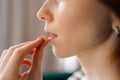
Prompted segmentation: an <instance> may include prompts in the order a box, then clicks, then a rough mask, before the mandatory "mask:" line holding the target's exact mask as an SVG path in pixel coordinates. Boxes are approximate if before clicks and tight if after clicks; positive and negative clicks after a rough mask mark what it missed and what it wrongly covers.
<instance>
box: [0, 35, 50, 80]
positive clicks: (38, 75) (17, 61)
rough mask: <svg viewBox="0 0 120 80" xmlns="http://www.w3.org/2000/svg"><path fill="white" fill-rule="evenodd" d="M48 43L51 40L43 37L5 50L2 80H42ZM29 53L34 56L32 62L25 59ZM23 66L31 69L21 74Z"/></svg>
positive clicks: (0, 72) (0, 66)
mask: <svg viewBox="0 0 120 80" xmlns="http://www.w3.org/2000/svg"><path fill="white" fill-rule="evenodd" d="M48 42H49V40H45V39H44V38H43V36H41V37H40V38H39V39H37V40H34V41H28V42H25V43H21V44H19V45H15V46H12V47H10V48H9V49H7V50H4V51H3V53H2V56H1V57H0V80H42V67H41V66H42V57H43V53H44V48H45V46H46V45H47V43H48ZM33 50H34V51H33ZM31 51H32V54H30V52H31ZM28 53H29V55H32V60H29V59H26V58H25V55H27V54H28ZM23 65H27V66H29V67H30V68H29V70H28V71H26V72H24V73H22V74H21V73H20V69H21V67H22V66H23Z"/></svg>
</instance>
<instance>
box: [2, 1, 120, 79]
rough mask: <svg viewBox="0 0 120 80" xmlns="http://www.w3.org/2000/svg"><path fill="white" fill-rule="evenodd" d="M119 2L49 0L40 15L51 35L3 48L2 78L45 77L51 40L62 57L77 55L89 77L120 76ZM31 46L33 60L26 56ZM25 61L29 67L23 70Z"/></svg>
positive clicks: (108, 77)
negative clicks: (44, 65)
mask: <svg viewBox="0 0 120 80" xmlns="http://www.w3.org/2000/svg"><path fill="white" fill-rule="evenodd" d="M119 4H120V1H118V0H111V1H110V0H109V1H105V0H99V1H97V0H94V1H92V0H46V2H45V3H44V5H43V6H42V8H41V9H40V10H39V11H38V14H37V16H38V18H39V19H40V20H44V21H45V22H46V26H45V32H46V33H48V34H49V35H50V36H51V37H50V38H49V39H47V40H46V39H43V37H40V38H38V39H37V40H35V41H29V42H25V43H22V44H19V45H16V46H13V47H10V48H9V49H7V50H5V51H3V53H2V56H1V59H0V63H1V64H0V72H1V73H0V79H1V80H42V73H41V71H42V70H41V63H42V57H43V52H44V48H45V46H46V45H47V44H48V43H50V44H51V45H52V47H53V53H54V54H55V55H56V56H57V57H59V58H65V57H70V56H74V55H76V56H77V57H78V60H79V62H80V64H81V67H82V70H83V72H84V74H85V76H86V79H87V80H120V77H119V73H120V69H119V67H120V55H119V48H120V40H119V37H120V20H119V19H120V10H119V8H120V6H119ZM32 49H33V50H35V51H33V50H32ZM31 50H32V53H33V54H32V55H33V60H32V61H30V60H27V59H25V58H24V56H25V55H26V54H27V53H28V52H31ZM24 64H25V65H29V66H30V69H29V71H27V72H24V73H23V74H20V70H19V68H20V67H21V66H22V65H24Z"/></svg>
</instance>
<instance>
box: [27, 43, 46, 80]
mask: <svg viewBox="0 0 120 80" xmlns="http://www.w3.org/2000/svg"><path fill="white" fill-rule="evenodd" d="M45 44H46V41H43V44H41V45H40V46H39V47H37V48H36V54H35V55H34V57H33V64H32V67H31V69H30V72H29V76H28V77H30V78H31V76H32V78H33V80H42V59H43V54H44V48H45Z"/></svg>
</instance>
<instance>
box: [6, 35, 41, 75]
mask: <svg viewBox="0 0 120 80" xmlns="http://www.w3.org/2000/svg"><path fill="white" fill-rule="evenodd" d="M41 42H42V37H41V39H37V40H34V41H32V42H30V43H28V44H26V45H24V46H22V47H20V48H18V49H16V50H15V51H14V53H13V55H12V56H11V58H10V60H9V62H8V64H7V66H9V67H12V69H9V67H7V69H6V72H9V71H10V72H11V74H15V72H16V71H17V70H18V68H19V67H20V65H21V63H22V61H23V59H24V56H25V55H26V54H27V53H28V52H30V51H31V50H32V49H34V48H36V47H37V46H39V45H40V44H41ZM11 64H12V65H11Z"/></svg>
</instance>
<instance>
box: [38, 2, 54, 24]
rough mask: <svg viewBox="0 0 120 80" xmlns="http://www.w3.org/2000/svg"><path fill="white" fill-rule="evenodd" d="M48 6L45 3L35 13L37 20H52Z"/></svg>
mask: <svg viewBox="0 0 120 80" xmlns="http://www.w3.org/2000/svg"><path fill="white" fill-rule="evenodd" d="M49 8H50V6H49V5H48V4H47V2H46V3H44V5H43V6H42V7H41V9H40V10H39V11H38V13H37V17H38V19H39V20H43V21H47V22H50V21H52V20H53V16H52V13H51V11H50V9H49Z"/></svg>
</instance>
